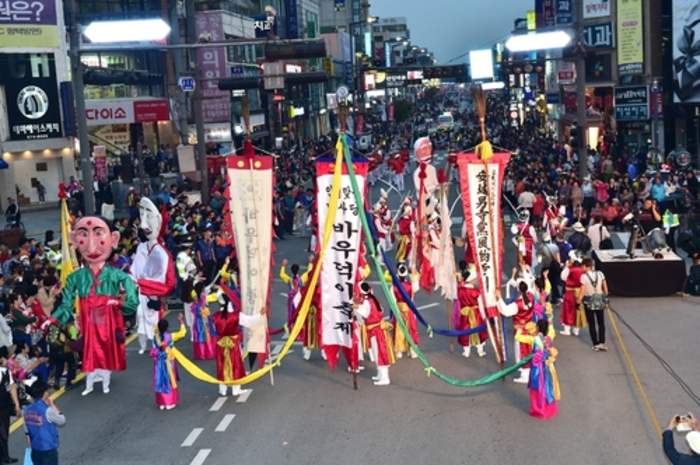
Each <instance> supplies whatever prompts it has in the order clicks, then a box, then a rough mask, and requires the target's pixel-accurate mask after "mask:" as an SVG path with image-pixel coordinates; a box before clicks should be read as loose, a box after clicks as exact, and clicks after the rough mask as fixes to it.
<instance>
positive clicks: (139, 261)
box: [131, 197, 175, 354]
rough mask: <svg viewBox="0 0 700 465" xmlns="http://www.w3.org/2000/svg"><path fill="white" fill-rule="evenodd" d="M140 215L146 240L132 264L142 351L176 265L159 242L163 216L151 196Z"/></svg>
mask: <svg viewBox="0 0 700 465" xmlns="http://www.w3.org/2000/svg"><path fill="white" fill-rule="evenodd" d="M139 216H140V218H141V230H142V232H143V236H145V237H143V239H145V240H144V241H143V242H141V243H140V244H139V246H138V247H137V249H136V254H134V261H133V263H132V264H131V276H133V278H134V280H135V281H136V283H137V284H138V285H139V307H138V310H137V311H136V324H137V331H138V334H139V353H140V354H143V353H144V352H146V346H147V344H148V341H151V340H153V336H154V330H155V328H156V325H157V324H158V319H159V317H160V309H161V299H162V298H164V297H166V296H167V295H168V294H170V293H171V292H172V290H173V288H174V287H175V266H174V264H173V259H172V257H171V256H170V253H169V252H168V251H167V250H166V248H165V247H163V245H162V244H161V243H160V242H159V241H158V238H159V236H160V233H161V225H162V221H163V218H162V217H161V214H160V212H158V209H157V208H156V206H155V205H154V204H153V202H151V200H150V199H148V198H147V197H144V198H142V199H141V201H140V202H139Z"/></svg>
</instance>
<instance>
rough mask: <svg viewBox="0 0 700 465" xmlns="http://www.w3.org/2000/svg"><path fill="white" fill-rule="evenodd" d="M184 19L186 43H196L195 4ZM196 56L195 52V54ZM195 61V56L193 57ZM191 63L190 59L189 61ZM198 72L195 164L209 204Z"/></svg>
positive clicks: (196, 74)
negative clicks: (185, 22) (185, 23)
mask: <svg viewBox="0 0 700 465" xmlns="http://www.w3.org/2000/svg"><path fill="white" fill-rule="evenodd" d="M186 10H187V11H186V16H185V17H186V18H187V41H188V42H189V43H193V42H197V38H196V37H195V2H194V0H187V3H186ZM195 54H196V52H195ZM195 59H196V55H195ZM189 61H190V62H191V61H192V60H191V59H190V60H189ZM199 77H200V76H199V71H198V70H197V69H196V66H195V70H194V78H195V87H194V96H193V100H194V101H193V103H194V105H193V111H194V124H195V127H196V131H197V150H196V152H197V163H198V165H199V174H200V177H201V181H202V188H201V191H202V203H203V204H207V203H208V202H209V171H208V170H207V153H206V144H205V142H204V115H203V114H202V81H201V80H200V79H199Z"/></svg>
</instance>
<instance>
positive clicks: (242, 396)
mask: <svg viewBox="0 0 700 465" xmlns="http://www.w3.org/2000/svg"><path fill="white" fill-rule="evenodd" d="M252 393H253V390H252V389H245V390H244V391H243V392H241V394H240V395H239V396H238V399H236V403H237V404H244V403H246V402H248V397H250V395H251V394H252Z"/></svg>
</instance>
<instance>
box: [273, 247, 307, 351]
mask: <svg viewBox="0 0 700 465" xmlns="http://www.w3.org/2000/svg"><path fill="white" fill-rule="evenodd" d="M288 264H289V261H288V260H287V259H286V258H285V259H284V260H282V266H281V267H280V279H281V280H282V282H283V283H285V284H286V285H287V286H288V287H289V291H288V292H287V331H291V329H292V327H293V326H294V322H295V321H296V319H297V312H298V310H299V304H300V303H301V291H302V289H303V288H304V286H306V283H307V282H308V280H309V273H310V272H311V271H312V268H313V257H310V258H309V264H308V265H307V267H306V271H305V272H304V273H303V274H301V275H300V274H299V265H297V264H296V263H294V264H293V265H292V266H291V268H290V271H291V272H292V274H291V275H288V274H287V265H288ZM303 339H304V337H303V335H302V334H301V333H300V334H299V336H298V339H297V340H299V341H302V340H303ZM308 356H309V357H310V356H311V353H310V352H309V353H308ZM304 357H305V358H306V357H307V353H306V352H304ZM307 360H308V359H307Z"/></svg>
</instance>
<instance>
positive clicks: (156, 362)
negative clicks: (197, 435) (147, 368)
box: [151, 313, 187, 410]
mask: <svg viewBox="0 0 700 465" xmlns="http://www.w3.org/2000/svg"><path fill="white" fill-rule="evenodd" d="M177 321H178V322H179V323H180V329H179V330H178V331H177V332H175V333H172V334H171V333H170V332H169V331H168V327H169V324H168V320H166V319H162V320H160V321H159V322H158V327H157V331H156V334H155V336H154V338H153V348H152V349H151V357H152V358H153V391H154V392H155V394H156V405H157V406H158V408H160V409H161V410H171V409H174V408H175V406H176V405H177V403H178V402H179V401H180V393H179V391H178V388H177V382H178V380H179V377H178V374H177V366H176V365H175V359H174V357H173V354H172V348H173V347H174V345H175V343H176V342H177V341H179V340H180V339H182V338H183V337H185V335H186V334H187V327H186V326H185V324H184V321H183V316H182V314H181V313H180V314H178V316H177Z"/></svg>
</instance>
